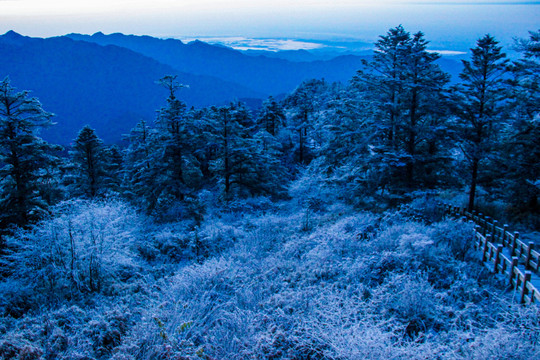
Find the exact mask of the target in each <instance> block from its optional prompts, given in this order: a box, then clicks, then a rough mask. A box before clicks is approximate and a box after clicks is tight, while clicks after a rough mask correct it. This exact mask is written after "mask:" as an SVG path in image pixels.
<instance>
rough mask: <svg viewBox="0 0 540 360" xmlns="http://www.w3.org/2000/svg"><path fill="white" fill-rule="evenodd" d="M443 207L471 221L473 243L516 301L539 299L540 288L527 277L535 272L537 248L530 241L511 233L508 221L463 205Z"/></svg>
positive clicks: (539, 261) (539, 256)
mask: <svg viewBox="0 0 540 360" xmlns="http://www.w3.org/2000/svg"><path fill="white" fill-rule="evenodd" d="M442 206H443V208H444V210H445V211H446V212H447V213H450V214H452V215H455V216H460V217H463V218H464V219H465V220H470V221H472V222H474V223H475V224H476V225H475V228H474V247H475V249H477V250H480V251H481V253H482V261H483V262H484V263H488V264H489V266H490V267H491V269H492V271H493V272H494V273H495V274H502V275H505V276H506V277H507V279H508V283H509V284H510V286H512V287H513V288H514V289H516V291H519V302H520V303H533V302H540V290H539V289H538V287H537V286H535V284H533V282H532V281H531V280H532V278H533V274H534V275H538V271H539V267H540V252H538V251H536V250H535V244H534V242H529V243H527V244H526V243H524V242H523V241H521V239H520V237H519V233H518V232H514V233H511V232H510V231H509V230H508V225H503V226H502V227H501V226H499V223H498V222H497V220H493V219H491V218H490V217H488V216H484V215H482V214H481V213H477V212H476V211H473V212H472V213H470V212H468V211H466V210H465V209H464V208H460V207H457V206H452V205H448V204H442Z"/></svg>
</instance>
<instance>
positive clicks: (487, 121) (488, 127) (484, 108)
mask: <svg viewBox="0 0 540 360" xmlns="http://www.w3.org/2000/svg"><path fill="white" fill-rule="evenodd" d="M498 44H499V43H498V42H497V41H496V40H495V38H493V37H492V36H491V35H489V34H488V35H485V36H484V37H482V38H481V39H479V40H478V41H477V43H476V47H474V48H472V49H471V51H472V57H471V61H466V60H463V66H464V68H463V71H462V72H461V74H460V78H461V83H460V84H458V85H457V86H456V87H455V89H454V93H453V104H454V114H455V115H456V119H457V123H458V132H459V136H460V142H461V147H462V150H463V153H464V155H465V157H466V159H467V161H468V164H469V168H470V176H471V179H470V188H469V201H468V209H469V211H471V210H472V209H473V207H474V204H475V197H476V188H477V185H478V180H479V172H480V171H481V166H482V161H485V160H487V159H488V157H489V156H490V155H492V154H493V147H494V145H495V144H496V141H495V140H496V137H497V136H498V135H499V134H500V130H501V127H502V125H503V120H504V116H503V112H504V101H503V100H504V97H505V86H504V80H505V79H504V75H505V73H506V65H507V62H508V60H506V59H505V57H506V54H505V53H504V52H502V48H501V47H500V46H498Z"/></svg>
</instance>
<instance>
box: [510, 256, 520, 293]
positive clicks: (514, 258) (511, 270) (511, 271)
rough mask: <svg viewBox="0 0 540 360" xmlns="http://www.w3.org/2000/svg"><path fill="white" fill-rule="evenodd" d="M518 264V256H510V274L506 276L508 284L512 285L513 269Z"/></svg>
mask: <svg viewBox="0 0 540 360" xmlns="http://www.w3.org/2000/svg"><path fill="white" fill-rule="evenodd" d="M517 266H518V258H517V256H514V257H512V262H511V263H510V276H509V277H508V278H509V279H508V280H509V282H510V286H514V284H512V282H513V281H514V269H515V268H516V267H517ZM516 286H517V280H516Z"/></svg>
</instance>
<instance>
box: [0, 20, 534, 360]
mask: <svg viewBox="0 0 540 360" xmlns="http://www.w3.org/2000/svg"><path fill="white" fill-rule="evenodd" d="M428 44H429V42H428V41H427V40H426V39H425V37H424V34H423V33H422V32H418V33H414V34H411V33H410V32H408V31H406V30H405V29H404V28H403V27H402V26H398V27H396V28H392V29H390V30H389V31H388V32H387V34H385V35H382V36H380V38H379V40H378V41H377V42H376V43H375V51H374V54H373V57H371V58H369V59H366V60H364V62H363V66H362V68H361V69H359V70H358V72H357V74H356V75H355V76H354V77H353V78H352V79H351V80H350V81H349V82H348V83H346V84H344V83H339V82H336V83H332V82H328V81H325V80H324V79H313V80H309V81H304V82H302V83H301V84H299V86H298V87H297V88H296V89H295V90H294V91H293V92H292V93H290V94H288V95H287V96H286V97H284V98H283V99H281V98H280V99H278V98H273V97H270V98H268V99H267V100H266V101H265V102H264V103H263V104H262V106H261V108H260V109H259V110H257V111H252V110H250V109H249V108H248V107H247V106H246V105H244V104H243V103H242V102H240V101H234V102H231V103H230V104H229V105H226V106H210V107H204V108H194V107H191V108H190V107H188V106H187V105H186V103H185V102H184V101H182V94H184V93H186V92H189V89H190V86H191V84H184V83H183V82H182V78H181V77H179V76H177V75H174V74H171V75H167V76H164V77H163V78H161V79H156V84H155V86H161V87H163V88H164V89H165V90H166V91H167V94H168V95H167V97H166V98H164V99H163V106H162V107H161V108H160V109H157V116H156V119H155V122H154V123H147V122H145V121H144V120H141V121H140V122H139V123H138V124H137V125H136V126H135V127H134V128H133V129H132V130H131V132H130V133H129V134H125V136H124V140H123V142H122V143H119V144H114V145H112V144H106V143H104V141H103V140H102V139H101V138H100V134H98V133H97V132H96V131H95V130H94V128H92V127H91V126H90V125H88V126H85V127H83V128H82V129H81V130H80V132H79V133H78V136H77V137H76V138H75V139H73V141H72V142H71V144H70V145H69V146H65V147H62V146H59V145H54V144H50V143H48V142H47V141H45V140H44V139H43V138H41V137H40V131H41V130H42V129H45V128H47V127H50V126H55V124H54V117H53V114H51V113H49V112H47V111H46V108H47V106H46V104H43V105H42V104H41V103H40V102H39V101H38V99H36V98H33V97H31V96H30V93H29V92H28V91H19V90H17V89H16V88H15V86H16V84H12V83H11V81H10V79H9V77H6V78H5V79H4V80H3V81H2V82H1V83H0V182H1V188H0V264H1V268H0V359H80V360H82V359H117V360H120V359H381V358H388V359H508V358H512V359H531V358H535V357H540V314H539V312H538V308H537V307H536V306H531V307H523V306H522V305H519V304H517V303H516V302H515V301H514V300H513V297H512V291H511V290H509V289H508V288H507V287H506V286H505V285H504V283H502V282H500V281H499V280H498V279H497V278H496V277H494V276H492V275H491V274H490V273H489V271H488V270H487V269H486V268H485V267H484V266H483V265H482V264H481V262H480V261H479V260H478V258H477V256H476V255H475V251H474V249H473V248H472V245H471V241H470V240H471V232H472V225H471V224H469V223H466V222H463V221H461V220H458V219H452V218H449V217H447V216H445V214H444V213H443V211H442V209H441V208H439V207H438V205H437V203H438V201H441V200H442V201H444V202H446V203H451V204H455V205H460V206H465V207H467V208H468V209H469V210H473V209H476V210H481V211H482V212H484V213H487V214H489V215H491V216H493V217H495V218H498V219H499V220H501V221H505V222H508V223H510V224H512V226H514V227H516V228H518V229H521V230H523V231H524V232H525V233H526V232H527V231H528V232H534V231H538V230H539V229H540V204H539V202H538V196H539V193H540V161H539V159H540V123H539V121H540V115H539V110H540V96H539V95H540V91H539V86H540V71H539V70H540V69H539V66H540V51H539V50H540V31H538V32H530V37H529V38H528V39H516V41H515V45H514V49H513V50H517V51H518V53H519V54H520V57H519V58H517V57H516V59H512V60H511V59H509V58H508V57H507V55H506V54H505V52H504V50H503V49H502V47H501V46H500V45H499V43H498V42H497V40H496V39H494V38H493V37H492V36H490V35H485V36H483V37H482V38H480V39H478V41H477V43H476V45H475V46H474V47H473V48H472V49H471V54H470V59H469V60H464V61H463V70H462V72H461V74H460V75H459V79H454V81H451V79H450V76H449V75H448V74H447V73H445V72H444V71H443V70H441V68H440V66H439V65H438V64H437V60H438V59H439V58H440V55H439V54H437V53H434V52H431V51H429V49H428ZM6 75H9V74H6ZM96 106H99V104H96Z"/></svg>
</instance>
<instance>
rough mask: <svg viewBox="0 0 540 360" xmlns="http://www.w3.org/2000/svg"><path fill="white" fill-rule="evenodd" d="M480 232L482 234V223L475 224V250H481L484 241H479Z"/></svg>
mask: <svg viewBox="0 0 540 360" xmlns="http://www.w3.org/2000/svg"><path fill="white" fill-rule="evenodd" d="M479 234H480V225H474V233H473V247H474V249H475V250H479V249H480V245H482V243H479V242H477V239H478V235H479Z"/></svg>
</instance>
